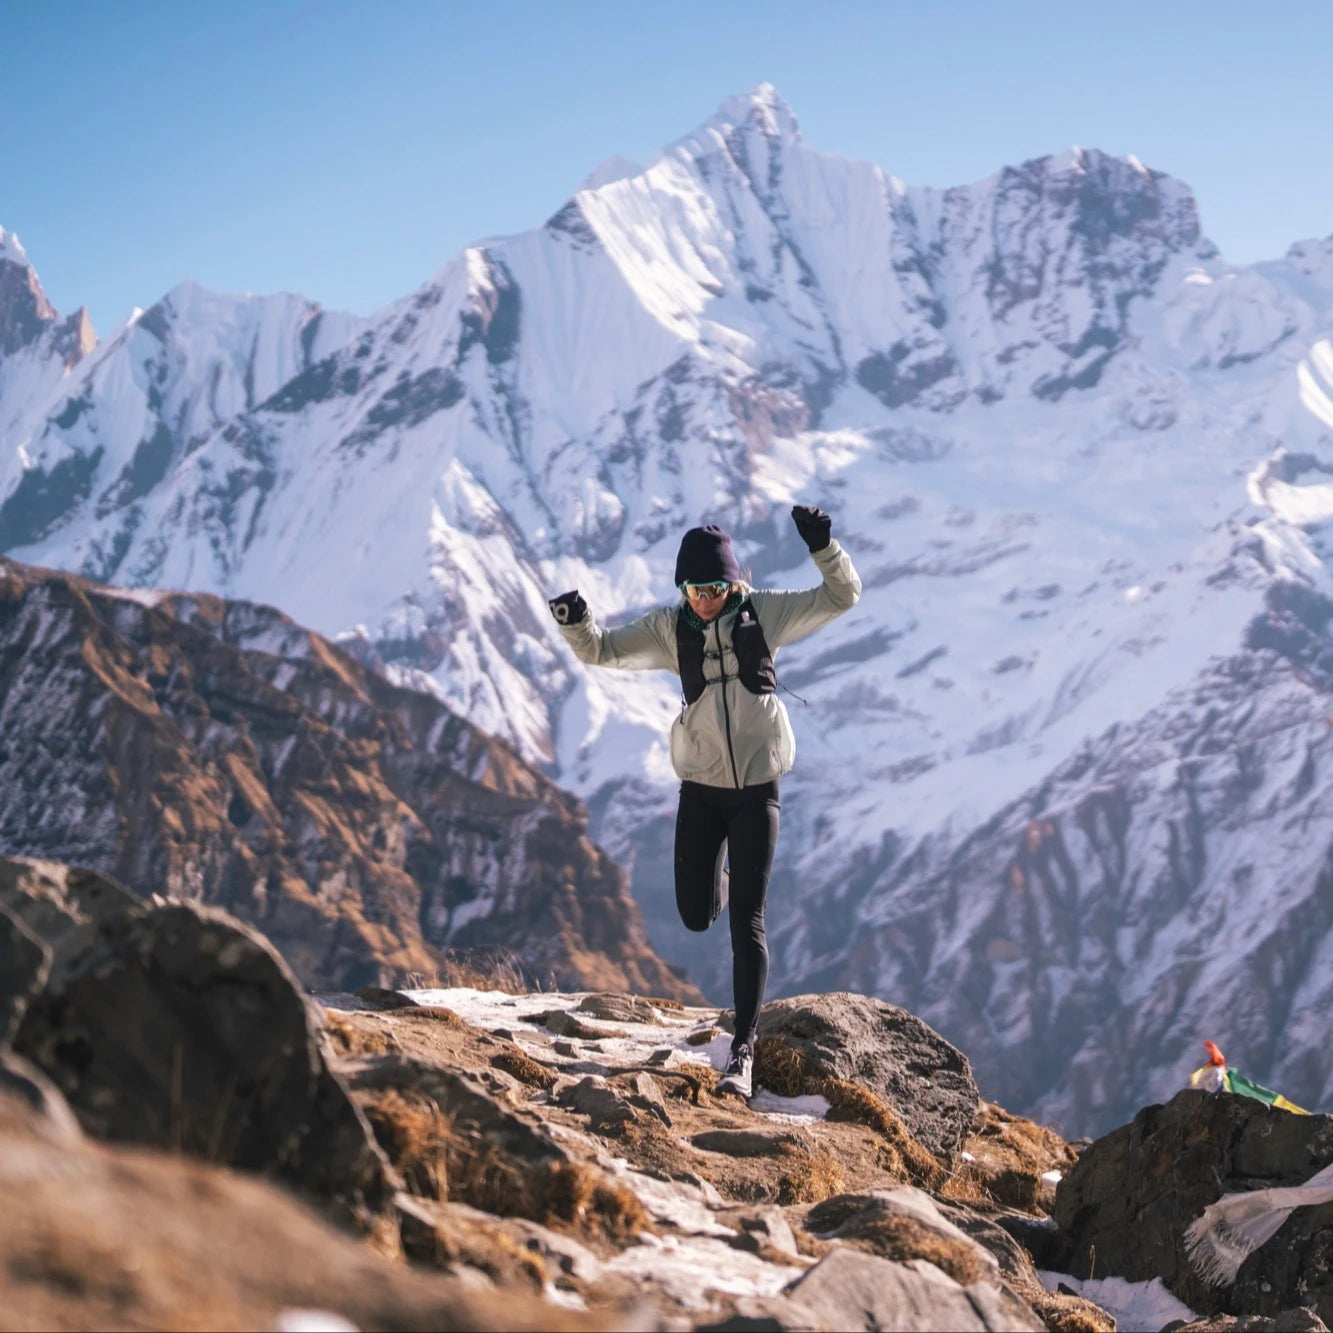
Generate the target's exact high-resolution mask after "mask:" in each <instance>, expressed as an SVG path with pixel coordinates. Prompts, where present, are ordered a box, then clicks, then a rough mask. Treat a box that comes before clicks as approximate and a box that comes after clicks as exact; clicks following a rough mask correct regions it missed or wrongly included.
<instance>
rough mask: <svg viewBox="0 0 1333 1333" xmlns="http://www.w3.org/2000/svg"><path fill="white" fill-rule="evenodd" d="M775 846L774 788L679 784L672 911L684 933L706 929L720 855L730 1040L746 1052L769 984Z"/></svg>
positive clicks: (718, 898)
mask: <svg viewBox="0 0 1333 1333" xmlns="http://www.w3.org/2000/svg"><path fill="white" fill-rule="evenodd" d="M777 843H778V784H777V781H776V779H775V780H774V781H772V782H764V783H760V784H759V785H758V786H754V787H739V788H733V787H706V786H704V785H703V784H702V783H699V782H682V783H681V784H680V806H679V808H678V809H677V811H676V907H677V909H678V910H679V912H680V919H681V920H682V921H683V922H684V923H685V925H686V927H687V928H688V929H690V930H707V929H708V927H709V926H711V925H712V924H713V922H714V921H716V920H717V918H718V914H719V913H720V912H721V911H722V882H723V877H724V875H726V874H727V872H726V871H725V870H724V869H723V864H722V863H723V856H724V849H725V856H726V860H727V861H728V862H729V863H730V879H731V883H730V891H729V895H728V896H729V899H730V904H731V984H732V992H733V995H734V998H735V1004H736V1041H737V1042H743V1041H748V1042H750V1043H751V1045H753V1043H754V1036H755V1027H756V1025H757V1024H758V1022H759V1006H760V1005H761V1004H763V1002H764V987H765V986H766V985H767V984H768V939H767V937H766V936H765V934H764V900H765V898H766V897H767V896H768V877H769V875H770V873H771V872H772V870H773V851H774V848H776V847H777Z"/></svg>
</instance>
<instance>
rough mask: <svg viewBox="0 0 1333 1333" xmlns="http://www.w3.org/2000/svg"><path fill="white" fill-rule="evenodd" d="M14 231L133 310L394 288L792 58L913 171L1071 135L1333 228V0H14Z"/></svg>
mask: <svg viewBox="0 0 1333 1333" xmlns="http://www.w3.org/2000/svg"><path fill="white" fill-rule="evenodd" d="M0 45H2V46H3V47H4V49H5V60H4V73H3V76H0V114H2V115H3V121H2V122H0V124H2V126H3V140H2V142H3V150H2V153H0V163H2V165H0V226H4V227H7V228H9V229H10V230H12V231H15V232H17V233H18V235H19V237H20V239H21V240H22V241H23V243H24V245H25V247H26V249H27V251H28V255H29V257H30V258H31V260H32V262H33V264H34V265H35V266H36V268H37V270H38V272H39V274H40V275H41V278H42V281H43V284H44V286H45V287H46V290H47V293H48V295H49V296H50V297H51V299H52V301H53V302H54V304H55V305H56V306H57V308H58V309H60V310H61V311H62V312H68V311H71V310H73V309H74V308H75V307H77V306H79V305H87V306H88V308H89V310H90V311H91V313H92V316H93V321H94V324H95V325H96V327H97V329H98V331H99V333H102V334H105V333H108V332H110V331H111V329H112V328H113V327H114V326H115V325H116V324H117V323H119V322H120V320H121V319H123V318H124V317H125V316H126V315H127V314H129V312H130V310H131V309H132V307H134V306H136V305H138V306H147V305H149V304H151V303H152V302H153V301H154V300H156V299H157V298H158V297H159V296H161V295H162V294H163V292H165V291H166V290H168V289H169V288H170V287H171V286H173V285H174V284H175V283H177V282H179V281H180V280H182V279H184V278H194V279H197V280H198V281H200V282H202V283H204V284H205V285H206V286H209V287H214V288H217V289H219V290H222V291H254V292H269V291H298V292H301V293H303V294H304V295H306V296H309V297H313V298H314V299H317V300H319V301H322V302H323V303H324V304H325V305H326V306H330V307H333V308H339V309H348V310H354V311H357V312H359V313H368V312H370V311H371V310H373V309H375V308H377V307H378V306H380V305H383V304H385V303H387V302H389V301H391V300H394V299H396V298H397V297H399V296H402V295H404V294H406V293H408V292H410V291H412V290H413V289H414V288H416V287H417V286H419V285H420V284H421V283H423V282H424V281H425V280H426V279H427V278H428V277H429V276H430V275H431V274H432V273H433V272H434V271H435V270H436V269H437V268H439V267H440V266H441V265H442V264H443V263H444V262H445V261H446V260H447V259H449V258H450V257H451V256H452V255H453V254H455V253H457V251H458V250H459V249H461V248H462V247H463V246H464V245H466V244H468V243H469V242H471V241H475V240H478V239H480V238H482V237H485V236H493V235H498V234H503V233H507V232H513V231H520V230H524V229H526V228H528V227H531V226H534V225H536V224H538V223H540V222H541V221H542V220H543V219H544V218H545V217H547V216H549V215H550V214H551V213H553V212H554V211H555V210H556V209H557V208H558V207H559V206H560V205H561V203H562V202H563V201H564V200H565V199H566V198H567V197H568V196H569V194H570V193H571V192H572V191H573V190H574V189H575V188H577V187H578V185H579V183H580V182H581V181H582V180H583V178H584V177H585V176H586V175H587V174H588V172H589V171H591V170H592V168H593V167H594V166H595V165H596V164H597V163H598V162H600V161H601V160H602V159H604V158H606V157H609V156H611V155H613V154H621V155H624V156H626V157H630V158H633V159H634V160H636V161H640V162H646V161H647V160H648V159H650V158H651V157H652V155H653V154H654V153H655V152H656V151H657V150H658V149H659V148H660V147H662V146H663V145H665V144H667V143H669V142H670V141H672V140H673V139H676V138H678V137H680V136H681V135H683V134H685V133H687V132H688V131H690V130H691V129H693V128H694V127H695V126H696V125H698V124H699V123H700V122H701V121H703V120H705V119H706V118H707V117H708V116H709V115H711V114H712V112H713V111H714V110H715V108H716V107H717V104H718V103H719V102H721V101H722V100H723V98H725V97H727V96H729V95H731V94H733V93H738V92H743V91H745V90H746V89H748V88H750V87H752V86H753V85H754V84H756V83H759V82H763V81H767V82H770V83H773V84H775V85H776V87H777V89H778V91H779V92H780V93H781V94H782V96H783V97H784V98H785V99H786V100H787V102H788V103H789V104H790V106H791V107H792V109H793V111H794V112H795V114H796V117H797V119H798V121H799V122H800V124H801V128H802V133H803V135H804V137H805V140H806V142H807V143H809V144H810V145H811V146H813V147H815V148H819V149H822V150H825V151H828V152H835V153H840V154H842V155H844V156H848V157H859V158H865V159H869V160H870V161H873V162H876V163H878V164H879V165H880V166H882V167H884V168H885V169H886V170H887V171H889V172H891V173H893V174H894V175H896V176H899V177H901V178H902V179H903V180H905V181H907V182H908V183H909V184H912V185H936V186H945V185H956V184H962V183H964V182H967V181H972V180H977V179H979V178H981V177H984V176H987V175H990V174H991V173H992V172H993V171H995V170H997V169H998V168H999V167H1001V166H1004V165H1006V164H1009V163H1016V162H1020V161H1022V160H1024V159H1026V158H1029V157H1035V156H1040V155H1042V154H1045V153H1050V152H1060V151H1063V150H1064V149H1066V148H1068V147H1069V146H1070V145H1071V144H1079V145H1082V146H1084V147H1096V148H1101V149H1104V150H1106V151H1107V152H1111V153H1119V154H1123V153H1134V154H1135V155H1137V156H1138V157H1139V158H1140V159H1141V160H1142V161H1143V162H1144V163H1146V164H1147V165H1148V166H1150V167H1153V168H1156V169H1158V170H1162V171H1167V172H1169V173H1171V174H1172V175H1175V176H1178V177H1180V178H1181V179H1182V180H1184V181H1186V182H1187V183H1188V184H1189V185H1191V186H1192V187H1193V189H1194V191H1195V194H1196V196H1197V197H1198V200H1199V205H1200V212H1201V215H1202V219H1203V225H1204V230H1205V231H1206V232H1207V234H1208V235H1209V236H1210V237H1211V238H1212V239H1213V240H1214V241H1215V242H1216V243H1217V244H1218V245H1219V246H1220V248H1221V250H1222V252H1223V254H1224V255H1225V256H1226V257H1227V258H1228V259H1231V260H1233V261H1235V262H1249V261H1252V260H1256V259H1264V258H1277V257H1279V256H1280V255H1281V254H1282V253H1283V252H1284V251H1285V250H1286V248H1287V246H1288V245H1289V244H1290V243H1291V242H1293V241H1295V240H1298V239H1303V238H1307V237H1312V236H1326V235H1328V234H1330V233H1333V170H1331V169H1330V149H1333V60H1330V51H1331V50H1333V4H1330V3H1329V0H1262V2H1261V0H1244V3H1241V2H1239V0H1208V2H1207V3H1202V2H1200V0H1152V2H1151V3H1142V2H1140V0H1058V2H1057V0H1049V2H1048V0H880V2H879V3H868V2H867V3H847V2H846V0H818V2H817V3H816V2H815V0H810V2H809V3H801V4H796V3H787V2H786V0H764V2H763V3H756V2H755V0H725V2H719V3H700V2H699V0H672V2H671V3H657V2H656V0H563V2H561V3H554V2H552V3H534V2H532V0H488V3H485V4H482V3H473V2H472V0H434V2H428V0H374V2H373V3H363V4H352V3H344V2H343V0H319V2H315V0H230V3H225V4H210V3H205V0H0Z"/></svg>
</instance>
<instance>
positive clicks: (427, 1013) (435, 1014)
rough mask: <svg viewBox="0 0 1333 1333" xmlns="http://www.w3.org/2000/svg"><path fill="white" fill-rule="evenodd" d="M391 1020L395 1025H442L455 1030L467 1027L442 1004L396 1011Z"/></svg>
mask: <svg viewBox="0 0 1333 1333" xmlns="http://www.w3.org/2000/svg"><path fill="white" fill-rule="evenodd" d="M393 1020H394V1022H395V1023H405V1022H406V1023H415V1022H425V1023H443V1024H445V1025H446V1026H447V1027H455V1028H461V1027H466V1026H467V1024H466V1023H465V1022H464V1021H463V1020H462V1019H461V1018H459V1016H458V1015H457V1014H456V1013H454V1011H453V1010H452V1009H446V1008H445V1007H444V1005H442V1004H418V1005H415V1006H413V1007H412V1008H411V1009H398V1010H396V1011H395V1012H394V1016H393Z"/></svg>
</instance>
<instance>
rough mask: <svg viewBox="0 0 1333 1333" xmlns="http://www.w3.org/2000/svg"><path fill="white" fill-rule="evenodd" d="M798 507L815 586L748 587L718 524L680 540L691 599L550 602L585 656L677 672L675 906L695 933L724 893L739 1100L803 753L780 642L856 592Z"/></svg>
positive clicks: (848, 571)
mask: <svg viewBox="0 0 1333 1333" xmlns="http://www.w3.org/2000/svg"><path fill="white" fill-rule="evenodd" d="M791 516H792V520H793V522H794V523H795V524H796V530H797V532H799V533H800V535H801V538H802V540H803V541H804V542H805V544H806V545H807V546H808V547H809V548H810V554H811V555H812V556H813V557H814V561H815V565H816V566H817V567H818V569H819V572H820V574H821V575H822V576H823V580H824V581H823V583H822V584H820V586H819V587H817V588H810V589H807V590H806V591H803V592H767V591H760V590H757V589H752V588H751V587H750V586H749V585H748V584H747V583H746V582H745V581H744V579H742V578H741V571H740V566H739V565H738V564H737V562H736V555H735V552H734V551H733V550H732V547H731V538H730V537H729V536H728V535H727V534H726V533H725V532H723V530H722V529H721V528H718V527H712V526H710V527H704V528H691V529H690V530H689V531H688V532H687V533H686V534H685V536H684V537H683V538H682V540H681V543H680V553H679V554H678V555H677V557H676V586H677V587H678V588H679V589H680V591H681V593H682V596H683V600H682V601H681V602H679V603H677V604H676V605H674V606H667V607H659V608H658V609H657V610H655V611H649V612H648V614H647V615H645V616H641V617H640V618H639V619H638V620H635V621H632V622H631V623H630V624H628V625H624V626H622V627H621V628H620V629H599V628H598V626H597V622H596V621H595V620H594V619H593V618H592V616H591V615H589V613H588V605H587V603H586V602H585V601H584V600H583V598H582V597H580V596H579V593H578V590H577V589H575V590H574V591H572V592H567V593H562V594H561V595H560V596H559V597H554V598H552V599H551V602H550V607H551V614H552V615H553V616H554V617H555V619H556V621H557V623H558V624H559V625H560V629H561V632H562V633H563V634H564V636H565V639H566V641H567V642H568V643H569V646H570V647H571V648H572V649H573V650H574V653H575V655H576V656H577V657H578V659H579V660H580V661H581V662H587V663H589V664H590V665H595V666H605V667H625V668H629V669H634V670H650V669H653V668H657V669H665V670H668V671H674V672H676V673H677V675H679V676H680V681H681V689H682V692H683V693H684V696H685V698H684V703H683V705H682V707H681V711H680V715H679V716H678V717H677V718H676V720H675V721H674V722H673V723H672V724H671V765H672V767H673V768H674V769H675V770H676V775H677V776H678V777H679V778H680V780H681V782H680V805H679V807H678V809H677V812H676V907H677V909H678V910H679V912H680V919H681V920H682V921H683V922H684V923H685V925H686V927H687V928H688V929H690V930H707V929H708V927H709V926H711V925H712V924H713V922H714V921H716V920H717V917H718V915H719V913H720V912H721V911H722V904H723V903H724V902H725V901H727V900H728V899H729V900H730V907H731V913H730V915H731V950H732V987H733V994H734V998H735V1006H736V1031H735V1036H734V1038H733V1040H732V1044H731V1058H730V1059H729V1060H728V1062H727V1067H726V1070H725V1072H724V1074H723V1077H722V1079H721V1081H720V1082H719V1084H718V1087H719V1088H720V1089H722V1090H723V1091H727V1092H734V1093H736V1094H737V1095H739V1096H741V1097H745V1098H748V1097H749V1096H750V1094H751V1089H752V1073H753V1068H754V1042H755V1033H756V1029H757V1027H758V1022H759V1007H760V1005H762V1004H763V1000H764V988H765V986H766V984H767V982H768V941H767V939H766V937H765V934H764V899H765V897H766V895H767V893H768V878H769V875H770V873H771V871H772V869H773V852H774V849H775V847H776V845H777V840H778V779H779V778H780V777H781V776H782V774H783V773H786V772H787V771H788V770H789V769H790V768H791V766H792V762H793V761H794V760H795V758H796V740H795V737H794V736H793V735H792V729H791V721H790V719H789V718H788V717H787V710H786V708H785V707H784V706H783V704H782V701H781V700H780V699H779V698H778V696H777V676H776V674H775V672H774V669H773V659H774V657H775V656H776V655H777V650H778V649H779V648H780V647H782V645H783V644H787V643H792V642H794V641H795V640H796V639H800V638H804V637H805V635H807V634H809V633H811V632H812V631H813V630H816V629H818V628H819V627H820V626H821V625H824V624H827V623H828V622H829V621H830V620H832V619H833V618H834V617H835V616H840V615H841V614H842V613H843V612H844V611H847V610H850V609H851V608H852V607H853V606H855V605H856V601H857V599H858V598H859V597H860V595H861V580H860V579H859V578H857V576H856V570H855V569H853V568H852V562H851V560H850V559H849V558H848V556H847V553H846V552H845V551H844V550H843V549H842V547H840V546H839V545H838V543H837V542H835V541H834V540H833V539H832V536H831V535H830V533H831V528H832V520H831V519H830V518H829V516H828V515H827V514H826V513H824V512H823V510H821V509H815V508H812V507H810V506H807V505H796V506H795V507H794V508H793V509H792V511H791ZM724 861H725V864H724ZM728 879H729V880H730V883H729V885H728V883H727V881H728Z"/></svg>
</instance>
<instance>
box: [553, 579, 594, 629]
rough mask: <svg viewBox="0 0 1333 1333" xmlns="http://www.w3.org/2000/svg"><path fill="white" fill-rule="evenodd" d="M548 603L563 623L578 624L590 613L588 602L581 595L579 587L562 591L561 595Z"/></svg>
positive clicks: (560, 622)
mask: <svg viewBox="0 0 1333 1333" xmlns="http://www.w3.org/2000/svg"><path fill="white" fill-rule="evenodd" d="M546 605H547V606H549V607H550V608H551V614H552V615H553V616H554V617H555V618H556V622H557V623H558V624H561V625H577V624H578V623H579V621H580V620H582V619H583V618H584V617H585V616H586V615H587V614H588V603H587V602H585V601H584V600H583V598H582V597H580V596H579V590H578V589H577V588H574V589H573V590H572V591H570V592H562V593H561V594H560V596H559V597H552V598H551V600H550V601H549V602H547V603H546Z"/></svg>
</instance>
